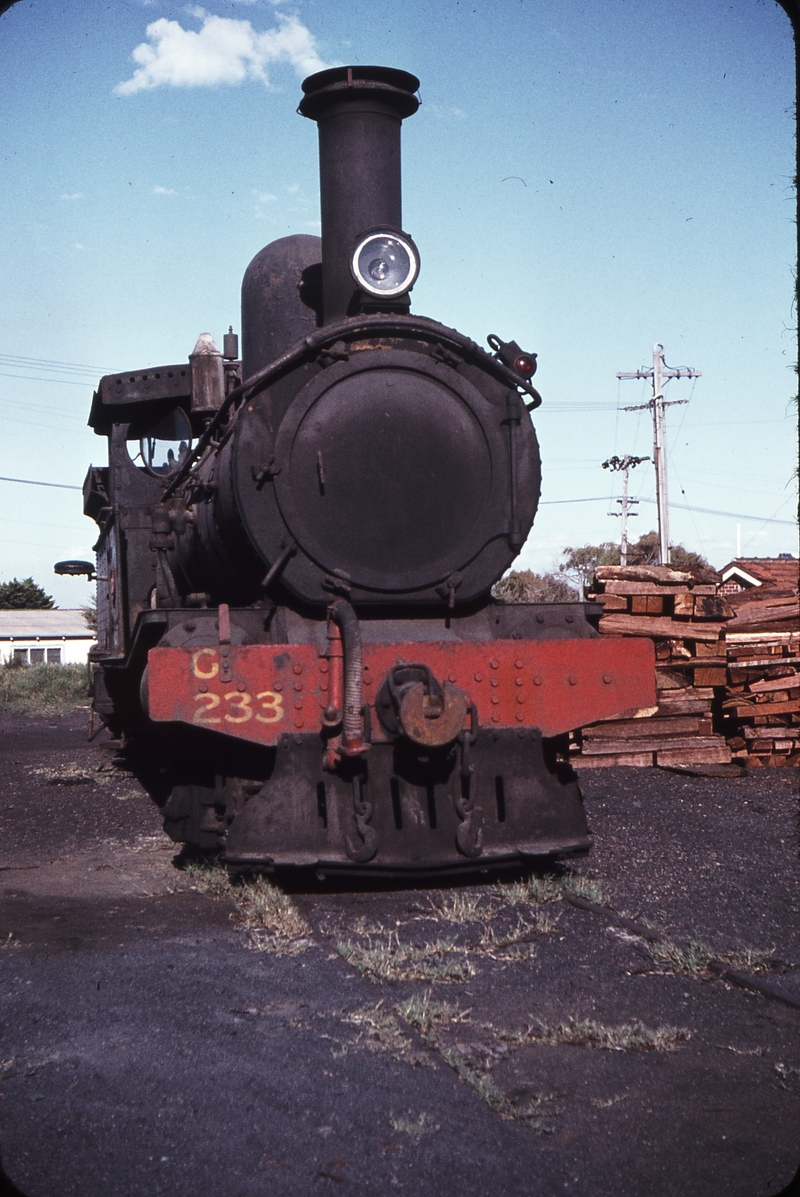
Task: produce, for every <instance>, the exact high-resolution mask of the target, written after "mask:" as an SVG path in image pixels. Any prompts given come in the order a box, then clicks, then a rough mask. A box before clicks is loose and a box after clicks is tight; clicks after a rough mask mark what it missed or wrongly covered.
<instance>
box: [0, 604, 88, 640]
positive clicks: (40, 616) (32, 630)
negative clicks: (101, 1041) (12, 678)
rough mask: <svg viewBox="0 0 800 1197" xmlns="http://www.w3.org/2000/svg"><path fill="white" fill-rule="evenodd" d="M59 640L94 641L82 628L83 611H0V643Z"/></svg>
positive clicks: (55, 609) (83, 621) (84, 624)
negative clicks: (39, 638) (38, 638)
mask: <svg viewBox="0 0 800 1197" xmlns="http://www.w3.org/2000/svg"><path fill="white" fill-rule="evenodd" d="M37 636H40V637H42V639H45V638H47V639H50V640H53V639H61V637H62V636H67V637H68V638H69V639H70V640H73V639H80V640H94V638H95V633H94V632H93V631H92V630H91V628H88V627H87V626H86V619H85V617H84V614H83V611H81V610H80V608H78V610H67V611H62V610H60V609H59V608H58V607H56V608H54V609H53V610H51V611H44V610H38V611H0V640H10V639H11V638H12V637H13V638H14V640H33V639H35V638H36V637H37Z"/></svg>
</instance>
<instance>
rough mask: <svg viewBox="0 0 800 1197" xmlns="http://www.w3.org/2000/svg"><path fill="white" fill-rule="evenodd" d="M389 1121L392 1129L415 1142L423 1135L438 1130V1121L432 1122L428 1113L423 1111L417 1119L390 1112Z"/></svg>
mask: <svg viewBox="0 0 800 1197" xmlns="http://www.w3.org/2000/svg"><path fill="white" fill-rule="evenodd" d="M389 1122H390V1123H391V1127H392V1130H393V1131H396V1132H397V1134H399V1135H409V1137H410V1138H412V1139H413V1140H414V1142H415V1143H418V1142H419V1140H420V1139H421V1138H422V1136H423V1135H430V1134H433V1133H434V1132H435V1131H438V1130H439V1123H438V1122H434V1121H433V1119H432V1118H431V1116H430V1114H425V1113H422V1114H420V1115H419V1117H418V1118H417V1119H413V1118H403V1117H402V1116H398V1115H396V1114H390V1115H389Z"/></svg>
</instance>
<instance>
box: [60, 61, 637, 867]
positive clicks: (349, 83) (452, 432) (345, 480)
mask: <svg viewBox="0 0 800 1197" xmlns="http://www.w3.org/2000/svg"><path fill="white" fill-rule="evenodd" d="M418 86H419V83H418V80H417V79H416V78H414V76H413V75H410V74H407V73H405V72H404V71H399V70H392V69H388V68H383V67H357V66H353V67H336V68H333V69H331V70H326V71H322V72H320V73H318V74H316V75H312V76H311V77H310V78H308V79H306V80H305V82H304V83H303V92H304V96H303V99H302V101H301V104H300V108H299V111H300V113H301V114H302V115H303V116H304V117H308V118H310V119H312V120H314V121H316V122H317V124H318V131H319V149H320V172H321V209H322V230H321V232H322V236H321V239H320V238H317V237H311V236H305V235H298V236H292V237H285V238H282V239H280V240H278V241H274V242H272V243H271V244H270V245H268V246H266V248H264V249H263V250H261V252H260V253H258V254H257V255H256V257H255V258H254V259H253V261H252V262H251V263H250V265H249V267H248V268H247V271H246V273H245V276H244V281H243V285H242V315H241V322H242V341H243V343H242V349H243V352H242V358H241V361H239V360H238V348H237V338H236V337H235V336H234V335H233V334H232V333H229V334H228V335H226V337H225V339H224V349H223V353H221V354H220V353H219V352H218V351H217V349H216V346H215V345H214V342H213V340H212V339H211V337H210V336H208V335H206V334H204V335H203V336H201V338H200V340H199V341H198V343H197V345H196V346H195V349H194V352H193V353H192V354H191V355H190V357H189V360H188V362H185V363H182V364H178V365H169V366H163V367H160V368H155V369H154V368H147V369H145V370H130V371H126V372H125V373H120V374H112V375H108V376H106V377H105V378H103V379H102V380H101V382H100V385H99V388H98V390H97V392H96V394H95V396H94V400H93V404H92V410H91V417H90V423H91V426H92V427H93V428H94V430H95V432H96V433H98V434H99V435H102V436H106V437H107V438H108V466H107V467H91V468H90V470H89V473H88V476H87V479H86V483H85V487H84V499H85V508H84V509H85V512H86V514H87V515H89V516H91V517H92V518H93V519H95V520H96V521H97V524H98V526H99V528H100V534H99V539H98V541H97V544H96V546H95V550H96V553H97V565H96V571H97V595H98V641H97V647H96V649H95V650H93V654H92V668H93V675H94V683H93V687H94V695H93V704H94V710H95V712H96V713H97V714H98V715H99V716H100V718H101V719H102V720H103V721H104V722H105V723H106V724H107V726H108V727H109V728H110V729H111V730H112V732H114V733H115V734H117V735H121V736H122V737H123V738H124V743H125V752H126V756H127V760H128V762H129V767H131V768H132V769H133V770H134V771H135V772H136V774H137V775H138V776H139V778H140V779H141V780H142V782H143V783H144V785H145V786H146V787H147V789H148V791H149V792H150V794H151V795H152V796H153V798H154V799H155V801H156V802H157V803H158V804H159V806H160V807H161V810H162V814H163V818H164V824H165V827H166V830H167V831H168V833H169V834H170V835H171V836H172V837H173V838H174V839H175V840H176V841H178V842H180V843H184V844H187V845H190V846H193V847H194V848H197V849H201V850H203V851H215V850H221V851H223V852H224V859H225V861H226V862H227V864H228V865H229V866H230V867H231V868H234V869H237V868H238V869H245V868H254V869H267V870H269V869H276V868H281V867H284V866H294V867H298V866H304V867H311V868H314V869H317V870H318V871H321V872H328V871H331V872H333V871H334V870H337V869H338V870H350V871H356V870H357V871H362V872H369V871H372V872H374V873H390V874H391V873H395V874H396V873H412V874H413V873H418V872H434V871H446V870H458V869H474V868H476V867H479V868H486V867H489V866H493V865H500V864H508V863H513V862H519V861H522V860H525V859H530V858H535V857H542V856H552V855H558V856H564V855H570V854H576V853H583V852H585V851H587V850H588V848H589V846H590V842H591V841H590V837H589V834H588V831H587V826H586V820H585V816H584V811H583V804H582V799H581V795H580V791H579V788H578V785H577V780H576V778H575V775H574V773H573V772H572V771H571V769H570V767H569V765H568V764H567V763H566V762H565V761H563V760H561V759H559V749H560V747H563V744H562V742H561V741H560V739H559V737H562V738H563V737H564V736H565V734H566V733H567V732H569V731H570V730H571V729H574V728H577V727H580V726H582V725H583V724H585V723H589V722H592V721H594V720H596V719H599V718H603V717H608V716H614V715H620V714H622V713H623V712H628V711H630V710H632V709H634V708H641V707H646V706H650V705H651V704H652V703H653V701H654V689H653V685H654V683H653V678H654V669H653V650H652V645H651V643H650V642H649V641H644V640H643V641H636V640H625V641H619V642H609V641H608V640H606V639H603V640H601V639H600V638H599V637H598V635H597V632H596V629H595V626H594V624H595V616H596V614H599V611H597V610H596V609H595V608H593V607H592V606H591V605H590V604H581V603H570V604H554V605H534V604H528V605H525V604H521V605H508V606H506V605H503V604H501V603H498V602H495V601H494V600H493V599H492V597H491V594H490V591H491V587H492V585H493V583H494V582H495V581H496V580H497V579H498V578H500V577H501V575H502V574H503V573H504V571H505V570H506V569H507V568H508V567H509V566H510V564H511V563H512V561H513V560H514V558H515V557H516V556H517V554H518V552H519V549H520V547H521V546H522V544H523V542H524V540H525V538H526V537H527V535H528V533H529V531H530V528H531V525H532V523H533V518H534V514H535V511H536V507H537V503H538V499H539V489H540V462H539V452H538V446H537V441H536V435H535V432H534V429H533V426H532V424H531V419H530V416H529V411H530V410H532V409H533V408H535V407H536V406H538V404H539V403H540V402H541V400H540V398H539V396H538V394H537V392H536V390H535V389H534V388H533V386H532V385H531V382H530V378H531V376H532V374H533V371H534V369H535V364H536V362H535V355H532V354H527V353H524V352H522V351H521V349H520V348H519V346H518V345H517V344H515V343H514V342H513V341H507V342H503V341H502V340H500V339H499V338H498V337H495V336H491V337H489V338H488V342H489V345H490V347H491V349H492V351H493V352H491V353H489V352H486V351H485V350H483V349H481V348H480V347H479V346H477V345H476V344H475V343H474V342H472V341H471V340H469V339H468V338H467V337H465V336H463V335H462V334H460V333H458V332H456V331H455V330H453V329H451V328H447V327H445V326H444V325H442V324H439V323H437V322H436V321H434V320H431V319H427V318H424V317H420V316H415V315H412V314H410V304H409V292H410V290H411V288H412V286H413V284H414V281H415V279H416V277H417V273H418V270H419V254H418V251H417V248H416V246H415V245H414V242H413V240H412V239H411V237H410V236H409V235H408V234H407V233H405V232H404V231H403V227H402V218H401V198H400V130H401V124H402V121H403V120H404V119H405V118H407V117H409V116H411V115H412V114H413V113H414V112H415V111H416V110H417V107H418V104H419V100H418V98H417V95H416V92H417V88H418ZM69 564H70V563H66V565H67V566H69ZM73 566H74V563H73Z"/></svg>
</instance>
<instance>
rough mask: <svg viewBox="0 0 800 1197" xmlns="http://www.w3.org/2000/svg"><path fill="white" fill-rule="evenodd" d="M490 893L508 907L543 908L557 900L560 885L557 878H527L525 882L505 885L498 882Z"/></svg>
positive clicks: (560, 889) (559, 894)
mask: <svg viewBox="0 0 800 1197" xmlns="http://www.w3.org/2000/svg"><path fill="white" fill-rule="evenodd" d="M492 891H493V893H495V894H496V895H497V897H498V898H501V899H502V900H503V901H504V902H506V903H507V904H508V905H509V906H519V905H520V904H522V903H524V904H526V905H532V906H544V905H546V904H547V903H548V902H557V901H558V900H559V898H560V897H561V891H562V885H561V881H560V879H559V878H557V877H529V878H528V879H527V880H525V881H510V882H508V883H507V884H504V883H503V882H498V883H497V884H496V885H493V886H492Z"/></svg>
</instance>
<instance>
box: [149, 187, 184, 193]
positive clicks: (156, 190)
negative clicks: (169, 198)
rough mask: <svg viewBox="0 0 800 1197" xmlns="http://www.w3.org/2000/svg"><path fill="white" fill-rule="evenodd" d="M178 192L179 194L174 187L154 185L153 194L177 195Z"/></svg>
mask: <svg viewBox="0 0 800 1197" xmlns="http://www.w3.org/2000/svg"><path fill="white" fill-rule="evenodd" d="M177 194H178V193H177V191H174V190H173V188H172V187H154V188H153V195H177Z"/></svg>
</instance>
